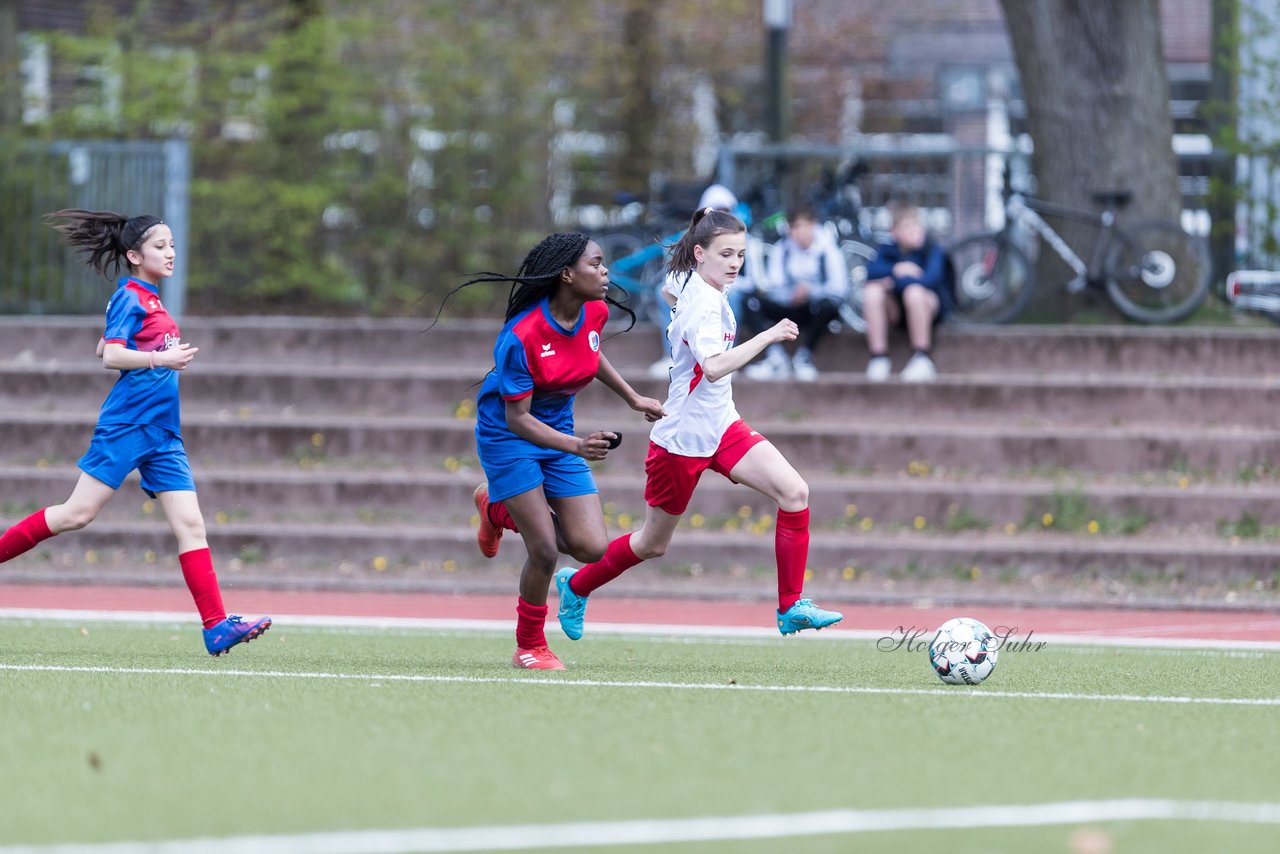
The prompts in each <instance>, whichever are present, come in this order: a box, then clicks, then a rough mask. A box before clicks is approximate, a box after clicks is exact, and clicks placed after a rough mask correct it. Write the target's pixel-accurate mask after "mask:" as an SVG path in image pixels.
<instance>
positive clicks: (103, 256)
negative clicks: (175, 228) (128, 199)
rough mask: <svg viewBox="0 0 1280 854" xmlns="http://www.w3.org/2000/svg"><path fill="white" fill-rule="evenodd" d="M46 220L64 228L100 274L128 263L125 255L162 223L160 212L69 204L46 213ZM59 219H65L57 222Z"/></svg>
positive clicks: (69, 241) (69, 242) (64, 233)
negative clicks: (94, 208) (128, 211)
mask: <svg viewBox="0 0 1280 854" xmlns="http://www.w3.org/2000/svg"><path fill="white" fill-rule="evenodd" d="M44 219H45V222H47V223H48V224H49V225H51V226H53V228H55V229H57V230H58V231H60V232H62V239H63V241H64V242H66V244H67V245H68V246H72V247H75V248H76V249H79V250H80V253H81V254H82V255H84V256H85V263H86V264H88V265H89V266H90V267H92V268H93V269H95V270H97V271H98V274H99V275H101V276H108V273H107V271H108V270H111V271H112V273H113V274H114V272H115V271H118V270H119V269H120V267H122V266H129V260H128V258H126V257H125V256H126V255H127V254H128V253H129V251H130V250H133V249H137V248H138V247H140V246H141V245H142V241H144V240H146V238H147V235H148V234H149V233H150V232H151V229H153V228H155V227H156V226H157V225H163V224H164V220H162V219H160V217H158V216H152V215H151V214H144V215H142V216H134V217H128V216H125V215H124V214H118V213H115V212H114V211H86V210H81V209H80V208H66V209H64V210H60V211H54V212H53V213H51V214H46V215H45V218H44ZM57 220H66V221H65V222H61V223H57V222H56V221H57Z"/></svg>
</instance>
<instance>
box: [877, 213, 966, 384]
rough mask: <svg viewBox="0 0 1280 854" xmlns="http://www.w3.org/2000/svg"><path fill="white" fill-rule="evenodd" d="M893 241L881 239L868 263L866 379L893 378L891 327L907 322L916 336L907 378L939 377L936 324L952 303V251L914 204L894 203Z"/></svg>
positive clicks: (904, 373)
mask: <svg viewBox="0 0 1280 854" xmlns="http://www.w3.org/2000/svg"><path fill="white" fill-rule="evenodd" d="M890 211H891V212H892V214H893V229H892V230H891V232H890V234H891V235H892V237H893V241H892V242H890V243H885V244H882V245H881V246H880V247H879V248H878V250H877V254H876V257H875V258H873V259H871V261H870V262H868V264H867V282H866V284H865V285H864V286H863V288H864V290H863V294H862V314H863V317H864V318H865V319H866V322H867V348H868V349H869V350H870V351H871V360H870V361H869V362H867V379H869V380H871V381H872V382H884V381H885V380H887V379H888V378H889V373H890V370H891V367H892V366H891V365H890V362H889V328H890V327H891V326H898V325H903V326H905V327H906V329H907V335H908V337H909V338H910V340H911V359H910V360H909V361H908V362H907V364H906V366H905V367H904V368H903V369H902V373H901V374H900V376H901V377H902V380H903V381H904V382H931V381H932V380H933V379H934V378H936V377H937V375H938V371H937V368H935V367H934V364H933V358H932V356H931V353H930V351H931V349H932V346H933V327H934V326H935V325H936V324H937V323H939V322H940V321H941V320H942V319H943V318H944V317H946V315H947V313H948V312H949V311H950V310H951V308H952V295H951V281H950V276H949V274H948V269H947V254H946V252H945V250H943V248H942V246H941V244H939V243H938V242H937V241H936V240H933V239H932V238H931V237H930V236H929V235H928V233H927V232H926V231H925V227H924V223H923V222H922V221H921V219H920V210H919V208H917V207H916V206H915V205H911V204H903V203H897V204H892V205H890Z"/></svg>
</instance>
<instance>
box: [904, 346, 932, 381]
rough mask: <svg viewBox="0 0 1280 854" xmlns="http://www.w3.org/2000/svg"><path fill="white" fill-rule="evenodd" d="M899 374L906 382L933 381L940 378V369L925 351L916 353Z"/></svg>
mask: <svg viewBox="0 0 1280 854" xmlns="http://www.w3.org/2000/svg"><path fill="white" fill-rule="evenodd" d="M899 376H900V377H901V378H902V381H903V382H904V383H931V382H933V381H934V380H936V379H937V378H938V369H937V368H935V367H934V366H933V360H932V359H930V358H929V357H928V356H926V355H925V354H924V353H916V354H915V355H914V356H912V357H911V360H910V361H908V362H907V366H906V367H905V368H903V369H902V373H901V374H899Z"/></svg>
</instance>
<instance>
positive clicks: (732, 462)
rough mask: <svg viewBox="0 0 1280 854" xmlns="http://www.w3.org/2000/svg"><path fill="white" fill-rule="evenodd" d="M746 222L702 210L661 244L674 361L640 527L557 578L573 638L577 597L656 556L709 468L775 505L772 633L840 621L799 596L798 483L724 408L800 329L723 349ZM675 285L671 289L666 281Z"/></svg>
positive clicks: (802, 550)
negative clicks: (746, 370)
mask: <svg viewBox="0 0 1280 854" xmlns="http://www.w3.org/2000/svg"><path fill="white" fill-rule="evenodd" d="M745 252H746V226H744V225H743V224H742V221H741V220H739V219H738V218H737V217H735V216H734V215H733V214H731V213H727V212H725V211H717V210H713V209H711V208H703V209H701V210H698V211H696V212H695V213H694V215H693V219H692V220H691V221H690V223H689V228H688V230H687V231H685V233H684V236H683V237H681V239H680V240H679V241H678V242H677V243H676V244H675V245H674V246H673V247H672V248H671V255H670V259H669V260H668V264H667V267H668V270H669V271H670V272H671V273H672V274H674V275H673V277H669V278H668V280H667V282H668V283H667V285H665V286H664V292H665V293H666V294H667V296H668V297H669V298H674V309H673V311H672V317H671V324H670V325H669V326H668V327H667V337H668V339H669V340H670V341H671V355H672V358H673V359H674V366H673V367H672V369H671V386H670V391H669V392H668V395H667V400H666V403H664V404H663V407H664V408H665V410H666V412H667V416H666V417H665V418H663V419H662V420H661V421H659V422H658V423H656V424H655V425H654V426H653V430H652V432H651V433H650V434H649V454H648V457H647V458H646V459H645V463H644V467H645V475H646V478H645V488H644V499H645V503H646V504H647V505H648V509H647V510H646V512H645V518H644V525H643V526H642V527H641V528H640V530H638V531H636V532H635V533H632V534H626V535H624V536H622V537H619V538H618V539H616V540H614V541H613V542H611V543H609V546H608V548H607V549H606V551H605V554H604V557H603V558H602V559H601V560H598V561H595V562H593V563H589V564H587V565H586V566H584V567H582V569H579V570H573V569H570V568H568V567H566V568H564V569H562V570H560V571H559V572H557V573H556V589H557V591H558V592H559V594H560V607H559V617H560V626H561V628H563V629H564V632H565V634H566V635H568V636H569V637H570V638H571V639H573V640H577V639H578V638H580V637H582V623H583V618H584V616H585V613H586V607H587V597H588V596H590V595H591V593H593V592H594V591H595V590H596V589H598V588H599V587H600V586H601V585H603V584H606V583H608V582H609V581H612V580H613V579H615V578H617V577H618V576H619V575H621V574H622V573H623V572H625V571H626V570H628V569H630V568H631V567H633V566H635V565H637V564H639V563H640V562H642V561H645V560H649V559H650V558H655V557H659V556H661V555H663V554H665V553H666V551H667V547H668V546H669V545H670V544H671V538H672V536H673V535H674V534H675V530H676V525H677V524H678V523H679V522H680V517H681V516H682V515H684V512H685V511H686V510H687V509H688V507H689V500H690V498H691V497H692V496H693V490H694V487H696V486H697V485H698V479H699V478H701V477H702V473H703V472H704V471H706V470H707V469H708V468H709V469H711V470H712V471H715V472H717V473H718V474H721V475H724V476H725V477H727V478H729V479H730V480H732V481H733V482H735V483H742V484H745V485H747V486H749V487H751V488H752V489H754V490H756V491H757V492H759V493H761V494H762V495H766V496H768V497H769V498H772V499H773V500H774V501H776V502H777V503H778V523H777V526H776V532H775V535H774V551H775V555H776V558H777V563H778V610H777V613H776V617H777V623H778V630H779V631H780V632H782V634H784V635H790V634H794V633H795V632H798V631H800V630H801V629H821V628H824V627H826V626H829V625H831V624H833V623H836V622H839V621H840V620H841V619H843V616H842V615H841V614H839V613H837V612H835V611H825V610H823V609H821V608H819V607H817V606H816V605H814V604H813V602H812V601H810V600H809V599H803V598H801V593H802V591H803V589H804V572H805V563H806V562H807V560H808V557H809V486H808V484H806V483H805V482H804V479H803V478H802V477H801V476H800V475H799V473H798V472H796V470H795V469H794V468H792V466H791V464H790V463H789V462H787V460H786V458H785V457H784V456H782V454H781V452H779V451H778V449H777V448H776V447H774V445H773V444H772V443H771V442H769V441H768V440H767V439H765V437H764V436H761V435H760V434H759V433H757V432H756V431H755V430H752V429H751V428H750V427H748V426H747V424H746V422H744V421H743V420H742V418H741V417H740V416H739V415H738V410H737V409H736V408H735V407H734V405H733V387H732V380H733V374H734V372H735V371H738V370H740V369H741V368H742V367H744V366H745V365H747V364H748V363H749V362H751V361H752V360H753V359H755V357H756V356H758V355H760V353H761V352H763V351H764V350H765V349H766V348H767V347H769V346H770V345H771V344H777V343H781V342H783V341H791V340H794V339H795V337H796V335H797V334H798V332H799V329H798V327H797V326H796V324H795V323H793V322H792V321H791V320H786V319H784V320H781V321H779V322H778V323H777V324H775V325H774V326H773V327H772V328H770V329H766V330H765V331H764V332H761V333H760V334H759V335H756V336H755V337H754V338H751V339H750V340H748V341H746V342H744V343H743V344H741V345H739V346H736V347H735V346H734V341H735V339H736V338H737V331H738V323H737V321H736V320H735V319H734V316H733V309H732V308H730V306H729V300H728V298H727V297H728V290H729V288H730V286H732V285H733V282H734V280H735V279H736V278H737V276H738V271H739V270H741V269H742V259H743V257H744V255H745ZM673 287H674V288H676V289H678V291H679V292H678V293H673V292H672V291H671V288H673Z"/></svg>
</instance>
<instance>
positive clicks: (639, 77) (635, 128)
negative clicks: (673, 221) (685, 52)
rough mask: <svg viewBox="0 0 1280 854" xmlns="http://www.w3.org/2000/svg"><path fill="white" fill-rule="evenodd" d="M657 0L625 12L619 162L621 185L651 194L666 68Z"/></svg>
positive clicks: (638, 1) (635, 0) (637, 0)
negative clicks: (659, 92)
mask: <svg viewBox="0 0 1280 854" xmlns="http://www.w3.org/2000/svg"><path fill="white" fill-rule="evenodd" d="M657 5H658V4H656V3H654V2H653V0H631V2H629V3H628V4H627V6H626V12H625V13H624V14H623V19H622V29H623V44H622V45H620V46H619V54H620V55H619V57H618V59H619V61H620V62H621V63H622V66H623V69H622V75H621V77H622V79H621V81H620V84H621V91H622V111H621V113H622V114H621V118H622V128H621V130H622V138H623V146H622V151H621V152H620V154H621V157H620V158H619V159H618V162H617V176H618V186H619V187H621V188H622V189H625V190H628V191H630V192H632V193H635V194H637V195H643V196H645V197H647V196H648V190H649V175H650V174H651V173H652V172H653V170H654V168H655V166H656V165H657V164H656V163H655V159H654V146H653V128H654V127H656V126H657V125H658V122H659V118H660V116H659V109H658V103H657V100H656V92H657V77H658V74H659V73H660V71H661V68H662V48H661V45H660V44H659V42H658V36H659V29H658V8H657Z"/></svg>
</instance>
